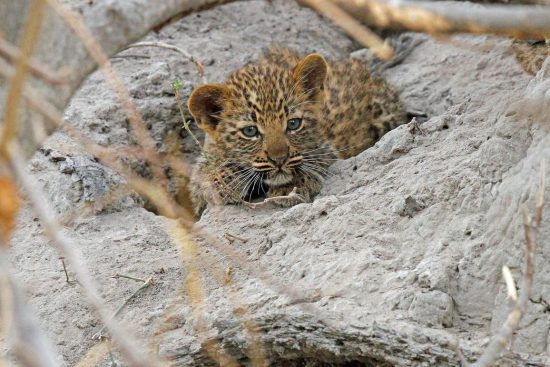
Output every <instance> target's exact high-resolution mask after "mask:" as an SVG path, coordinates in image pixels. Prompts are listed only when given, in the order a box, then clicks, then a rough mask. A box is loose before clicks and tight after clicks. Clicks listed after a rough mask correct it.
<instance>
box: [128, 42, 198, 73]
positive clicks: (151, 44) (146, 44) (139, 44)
mask: <svg viewBox="0 0 550 367" xmlns="http://www.w3.org/2000/svg"><path fill="white" fill-rule="evenodd" d="M133 47H160V48H165V49H167V50H172V51H176V52H179V53H180V54H182V55H183V57H185V58H186V59H188V60H189V61H191V62H192V63H194V64H195V67H196V68H197V72H198V73H199V75H200V76H201V78H202V82H203V83H206V82H207V81H206V77H205V70H204V66H203V65H202V63H201V62H200V61H199V60H198V59H197V58H196V57H195V56H193V55H192V54H190V53H189V52H187V51H185V50H184V49H182V48H180V47H177V46H174V45H170V44H168V43H164V42H137V43H133V44H131V45H130V46H128V47H126V48H127V49H128V48H133Z"/></svg>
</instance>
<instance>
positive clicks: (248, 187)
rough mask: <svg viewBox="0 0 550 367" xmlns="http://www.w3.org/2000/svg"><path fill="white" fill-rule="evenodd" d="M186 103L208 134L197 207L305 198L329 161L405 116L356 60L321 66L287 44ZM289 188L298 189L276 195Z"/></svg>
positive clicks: (356, 149) (195, 189) (196, 186)
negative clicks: (215, 203)
mask: <svg viewBox="0 0 550 367" xmlns="http://www.w3.org/2000/svg"><path fill="white" fill-rule="evenodd" d="M188 106H189V110H190V112H191V114H192V115H193V117H194V118H195V120H196V122H197V124H198V126H199V127H200V128H201V129H203V130H204V131H205V132H206V135H207V139H206V142H205V146H204V149H203V153H204V154H203V156H202V157H201V159H200V161H199V162H198V164H197V169H196V174H195V177H194V179H193V180H192V185H191V196H192V199H193V202H194V205H195V210H196V213H197V214H199V213H200V212H201V211H202V210H203V209H204V208H205V206H206V203H207V202H210V201H212V202H217V203H221V204H228V203H235V204H237V203H242V202H243V201H251V200H252V199H254V198H255V197H258V196H259V197H267V198H273V197H277V204H279V205H281V206H291V205H295V204H297V203H298V202H301V201H311V200H312V199H313V197H314V196H315V195H316V194H317V193H318V192H319V191H320V189H321V186H322V181H323V178H324V177H325V176H326V175H327V174H328V167H329V165H330V164H331V163H332V162H333V161H334V160H335V159H337V158H348V157H351V156H353V155H356V154H358V153H360V152H361V151H363V150H364V149H366V148H368V147H369V146H371V145H373V144H374V143H375V142H376V141H377V140H378V139H379V138H380V137H381V136H382V135H383V134H384V133H386V132H387V131H389V130H390V129H392V128H394V127H396V126H397V125H399V124H401V123H403V122H404V121H405V115H404V113H403V109H402V105H401V102H400V101H399V98H398V95H397V93H396V92H395V91H394V90H393V89H392V88H391V87H390V86H389V85H388V84H387V83H386V82H385V81H384V80H382V79H380V78H375V77H373V76H371V75H370V73H369V71H368V69H367V67H366V66H365V65H363V64H362V63H361V62H359V61H349V62H346V63H334V64H331V65H330V66H329V65H328V64H327V63H326V61H325V59H324V58H323V57H322V56H320V55H317V54H312V55H308V56H307V57H305V58H301V57H300V56H298V55H297V54H295V53H293V52H291V51H289V50H286V49H272V50H270V52H268V53H267V54H266V55H264V56H263V57H262V58H261V59H260V60H258V62H256V63H254V64H251V65H247V66H245V67H243V68H242V69H240V70H238V71H237V72H235V73H234V74H232V75H231V76H230V77H229V78H228V79H227V80H226V81H225V83H223V84H207V85H203V86H199V87H198V88H196V89H195V90H194V91H193V93H192V94H191V96H190V98H189V101H188ZM291 120H293V121H291ZM297 120H299V128H297V129H294V127H295V126H296V125H297V124H298V123H297ZM289 121H290V122H289ZM291 128H292V129H291ZM255 129H256V130H257V131H258V134H257V135H255V136H248V135H250V134H251V133H253V132H254V131H255ZM247 134H248V135H247ZM293 188H296V189H297V190H296V193H297V195H294V196H291V197H284V196H286V195H288V194H289V193H290V192H291V191H292V190H293ZM281 197H283V198H281Z"/></svg>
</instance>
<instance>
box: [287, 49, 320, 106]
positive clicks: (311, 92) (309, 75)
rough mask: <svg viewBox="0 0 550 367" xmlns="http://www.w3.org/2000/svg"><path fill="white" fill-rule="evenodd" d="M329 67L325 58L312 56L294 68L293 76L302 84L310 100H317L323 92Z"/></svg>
mask: <svg viewBox="0 0 550 367" xmlns="http://www.w3.org/2000/svg"><path fill="white" fill-rule="evenodd" d="M327 72H328V65H327V62H326V61H325V59H324V57H323V56H321V55H319V54H310V55H307V56H306V57H304V58H303V59H302V60H300V62H299V63H298V65H296V67H295V68H294V72H293V76H294V79H295V80H296V82H297V83H300V84H301V85H302V87H303V89H304V91H305V92H306V93H307V94H308V96H309V98H311V99H315V98H317V97H318V96H319V94H320V92H321V91H322V90H323V84H324V83H325V79H326V77H327Z"/></svg>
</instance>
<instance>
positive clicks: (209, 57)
mask: <svg viewBox="0 0 550 367" xmlns="http://www.w3.org/2000/svg"><path fill="white" fill-rule="evenodd" d="M146 40H161V41H164V42H168V43H171V44H174V45H177V46H179V47H182V48H184V49H186V50H187V51H189V52H191V53H193V54H194V55H195V56H196V57H197V58H198V59H200V60H203V62H204V64H205V66H206V70H207V74H206V77H207V78H208V80H209V81H212V82H216V81H221V80H223V78H224V76H226V75H227V74H228V72H230V71H231V70H234V69H236V68H238V67H239V66H241V65H243V64H244V63H246V62H248V61H250V60H253V59H254V58H255V57H256V56H257V55H258V54H259V53H260V52H261V51H262V49H263V48H265V47H268V46H269V45H271V44H274V43H278V44H283V45H286V46H288V47H292V48H295V49H298V50H299V51H301V52H303V53H308V52H314V51H315V52H320V53H322V54H324V55H326V56H327V57H330V58H345V57H350V55H351V56H352V57H357V58H363V59H368V58H369V57H368V55H367V52H366V51H365V50H360V47H359V46H358V45H357V44H355V43H354V42H352V41H351V40H349V39H348V38H347V37H346V36H344V35H343V34H342V33H341V32H340V31H339V30H337V29H336V28H335V27H333V26H331V25H330V24H328V23H327V22H326V21H324V20H323V19H321V18H320V17H318V16H317V15H315V14H314V13H312V12H311V11H309V10H308V9H301V8H299V7H298V6H297V5H296V4H295V3H293V2H287V1H283V2H280V1H274V2H271V3H268V2H263V1H250V2H236V3H232V4H228V5H224V6H220V7H217V8H215V9H213V10H209V11H206V12H203V13H201V14H196V15H191V16H188V17H185V18H183V19H181V20H178V21H177V22H175V23H174V24H171V25H168V26H167V27H165V28H163V29H162V30H161V31H160V32H158V33H152V34H150V35H148V36H147V37H146ZM393 42H394V43H396V44H397V45H398V46H399V47H398V50H399V52H400V54H401V55H403V56H404V57H403V61H402V62H401V63H399V64H397V65H394V66H392V67H389V68H386V69H384V71H383V74H384V75H385V76H386V77H387V78H388V79H389V80H390V82H391V83H392V84H394V85H395V87H396V88H397V89H398V90H399V91H400V94H401V97H402V99H403V100H404V102H405V104H406V106H407V109H408V110H409V111H412V112H415V113H417V114H424V115H425V116H426V117H425V118H424V119H423V120H425V122H423V123H422V124H421V131H416V132H414V133H413V132H411V130H410V128H409V126H401V127H399V128H398V129H396V130H394V131H392V132H390V133H389V134H387V135H386V136H384V137H383V138H382V140H381V141H380V142H379V143H377V144H376V146H374V147H373V148H371V149H368V150H367V151H365V152H363V153H362V154H360V155H359V156H357V157H354V158H351V159H348V160H345V161H340V162H337V163H335V164H334V165H333V167H331V172H332V176H331V177H330V178H328V179H327V181H326V183H325V187H324V189H323V192H322V194H321V195H319V197H318V198H317V199H316V200H315V201H314V202H313V203H308V204H301V205H298V206H296V207H293V208H290V209H262V210H255V211H252V210H249V209H244V208H239V207H231V206H230V207H224V208H214V209H209V210H207V211H206V213H205V214H204V216H203V218H202V219H201V220H200V221H199V223H198V226H199V227H200V228H202V231H203V232H204V233H207V235H204V236H202V238H198V239H197V242H198V243H199V244H200V248H199V252H200V255H201V256H200V259H201V261H200V262H199V266H200V269H201V270H202V274H203V277H202V282H203V291H204V293H205V297H206V299H205V305H204V309H203V311H204V312H203V313H202V322H204V324H205V325H207V326H208V328H209V331H208V333H207V337H209V338H213V339H214V340H216V341H217V342H218V344H219V346H221V347H223V348H225V350H226V351H227V352H229V353H230V354H231V355H232V356H233V357H234V358H235V359H237V360H238V361H239V363H241V364H243V365H246V364H249V363H250V358H249V357H250V355H251V353H250V351H251V350H252V351H255V352H256V354H255V355H259V356H260V357H258V358H265V359H268V360H269V361H270V363H271V365H281V366H289V365H296V366H317V365H319V366H320V365H323V364H325V365H355V364H353V363H358V365H367V366H370V365H372V366H385V365H388V366H392V365H395V366H428V365H429V366H435V365H458V364H459V362H458V359H457V358H456V356H455V353H454V351H453V346H452V345H453V343H455V342H456V341H457V340H460V344H461V346H462V348H463V349H464V352H465V354H466V356H467V357H470V358H472V357H474V356H476V355H477V354H478V353H479V352H480V351H481V350H482V348H483V346H484V345H485V344H486V343H487V342H488V340H489V336H490V335H491V333H493V332H494V331H495V330H497V329H498V328H499V326H500V325H501V323H502V322H503V320H504V318H505V317H506V314H507V302H506V299H505V296H506V293H505V292H506V290H505V286H504V284H503V282H502V280H501V275H500V274H501V267H502V265H504V264H506V265H508V266H509V267H510V268H511V269H512V272H513V274H514V275H515V276H516V278H519V276H520V274H521V270H522V268H523V257H522V255H523V247H522V246H523V242H522V240H523V233H522V219H521V215H520V211H519V210H520V208H521V207H522V206H523V205H527V206H529V207H532V206H533V203H534V197H535V193H536V190H537V179H536V177H537V172H538V167H539V164H540V161H541V159H542V158H543V157H546V158H550V154H549V153H550V144H548V143H549V141H550V136H549V134H548V131H547V128H546V126H545V123H546V121H543V120H542V119H541V118H540V117H537V116H540V115H536V114H535V115H533V114H531V115H529V112H533V111H532V110H533V108H532V106H533V105H536V106H539V107H540V104H537V100H536V99H535V100H534V101H535V102H533V100H532V98H534V97H537V96H538V95H537V93H539V92H538V91H539V89H540V88H541V86H544V82H545V75H544V73H543V72H541V73H539V75H538V76H537V77H536V78H532V77H531V76H530V75H528V74H526V73H525V72H523V71H522V69H521V68H520V67H519V65H518V64H517V63H516V61H515V59H514V57H513V54H512V52H511V49H510V41H508V40H504V39H499V38H492V37H466V36H460V37H459V36H457V37H453V38H450V39H447V40H434V39H432V38H429V37H426V36H423V35H418V34H406V35H402V36H400V37H395V38H394V39H393ZM113 62H114V64H115V66H116V68H117V70H118V72H119V73H120V75H121V76H122V77H123V79H124V81H125V83H126V85H127V87H128V89H129V90H130V93H131V95H132V97H133V98H134V100H135V102H136V104H137V106H138V108H139V110H140V111H141V113H142V114H143V116H144V118H145V120H146V122H147V124H148V127H149V130H150V132H151V134H152V136H153V137H154V139H155V140H156V142H157V149H158V150H159V151H160V152H161V153H171V154H175V155H177V156H178V157H181V158H182V159H186V160H189V161H192V160H193V159H194V158H193V157H194V156H195V155H196V153H197V148H196V146H195V145H194V143H193V141H192V140H191V139H190V137H189V136H187V133H186V132H185V130H183V129H182V127H181V119H180V117H179V115H178V109H177V105H176V101H175V98H174V95H173V92H172V89H171V82H172V81H174V80H176V79H178V80H181V81H182V83H183V93H184V95H185V96H187V95H188V94H189V92H190V91H191V90H192V88H193V87H195V86H196V85H198V84H199V83H200V82H201V80H200V78H199V76H198V75H197V74H196V72H195V70H194V66H193V64H192V63H190V62H188V61H186V60H183V59H182V58H181V57H180V56H179V55H177V54H174V53H172V52H170V51H167V50H159V49H130V50H127V51H124V52H122V53H121V54H119V55H117V56H116V57H115V58H113ZM528 97H530V98H531V100H529V99H528ZM543 107H544V106H543ZM65 116H66V119H67V120H68V121H69V122H70V123H71V124H73V125H74V126H75V127H77V128H78V130H79V131H80V132H81V133H82V134H85V135H86V136H89V137H90V138H91V139H92V140H93V141H95V142H96V143H98V144H100V145H104V146H109V147H119V149H123V148H124V147H128V146H130V145H132V144H135V138H134V137H133V136H132V134H131V132H130V129H129V126H128V121H127V119H126V118H125V116H124V113H123V111H122V110H121V109H120V106H119V105H118V104H117V102H116V100H115V98H114V95H113V93H112V92H111V91H110V90H109V88H108V86H107V84H106V83H105V81H104V79H103V77H102V75H101V74H100V73H96V74H94V75H92V76H91V77H90V78H89V79H88V80H87V81H86V83H85V84H84V85H83V86H82V88H81V90H80V91H79V92H78V93H77V95H76V96H75V97H74V98H73V100H72V102H71V104H70V106H69V107H68V109H67V110H66V112H65ZM195 132H196V133H199V132H197V131H195ZM199 135H200V134H199ZM131 164H132V165H133V167H134V168H135V169H136V170H138V171H140V172H142V173H143V174H145V175H147V174H148V168H147V166H146V165H145V164H144V163H143V162H142V161H135V162H132V163H131ZM29 171H30V172H31V173H32V174H33V175H34V176H35V177H36V178H37V179H38V180H39V181H40V183H41V184H42V186H43V188H44V190H45V191H46V193H47V195H48V197H49V199H50V200H51V202H52V203H53V207H54V208H55V210H56V211H57V213H58V214H59V215H60V217H61V218H62V220H63V224H64V229H63V230H64V231H65V232H66V234H67V235H69V236H70V238H72V239H73V241H74V246H75V248H76V249H78V251H79V252H80V253H81V255H82V258H83V259H84V260H85V262H86V264H87V265H88V266H89V267H90V269H91V271H92V273H93V275H94V277H95V278H96V280H97V282H98V284H99V285H100V289H101V293H102V296H103V297H104V298H105V300H106V302H107V304H108V306H109V307H110V308H111V309H112V310H113V312H114V310H115V309H116V308H117V307H118V306H119V305H120V304H122V302H124V300H125V299H126V298H127V297H128V296H129V295H131V294H132V293H133V292H134V291H135V290H136V289H137V288H138V287H139V285H140V284H139V282H135V281H133V280H129V279H125V278H118V279H114V278H112V276H113V275H115V274H117V273H119V274H126V275H131V276H134V277H137V278H141V279H147V278H149V277H154V279H155V283H154V285H152V286H150V287H148V288H147V289H145V290H144V291H142V292H141V293H140V294H139V295H138V296H137V297H135V298H134V299H133V300H132V301H131V302H130V303H129V304H128V305H127V306H126V308H125V310H124V311H123V312H122V314H121V315H120V319H121V320H123V322H124V324H125V325H126V326H127V327H128V329H129V330H131V332H132V333H133V334H134V335H135V336H136V338H137V339H138V340H140V343H141V344H142V345H143V346H148V347H149V348H151V350H154V351H157V352H158V354H159V355H160V356H161V357H163V358H169V360H170V363H173V364H174V365H181V366H188V365H196V366H203V365H207V364H209V363H212V361H211V359H209V358H208V356H207V355H206V353H205V351H204V348H203V344H202V343H201V341H202V340H201V338H199V337H197V333H196V327H197V324H198V320H197V316H196V314H193V312H192V311H191V308H190V303H189V297H188V295H187V291H186V288H185V282H184V281H185V275H186V274H187V272H188V268H189V267H188V264H189V263H188V262H187V261H186V259H187V258H188V257H186V256H185V255H186V252H185V251H180V249H181V246H180V245H181V241H178V240H176V239H174V237H172V236H171V235H170V228H171V221H170V220H168V219H166V218H163V217H162V216H157V215H155V214H154V213H152V212H150V211H147V210H146V209H144V205H145V206H147V205H146V204H147V203H145V202H144V200H143V199H142V198H140V197H139V196H138V195H137V194H135V193H133V192H131V191H130V190H128V189H127V188H126V187H125V185H124V183H125V182H124V179H123V178H122V177H120V175H119V174H118V173H116V172H114V171H112V170H110V169H108V168H106V167H105V166H104V165H102V164H101V163H99V162H98V161H97V160H96V159H95V157H93V156H92V155H91V154H90V153H88V152H86V151H85V150H83V148H82V147H81V145H79V144H78V143H76V142H75V141H74V140H73V139H71V138H69V137H68V136H66V135H65V134H63V133H56V134H54V135H53V136H52V137H51V138H49V139H48V141H47V142H46V143H45V145H44V147H43V149H41V150H40V151H38V152H37V153H36V154H35V156H34V157H33V158H32V160H31V161H30V162H29ZM169 173H170V172H169ZM172 174H173V173H172ZM549 229H550V226H549V222H548V220H544V221H543V225H542V227H541V228H540V231H539V238H541V239H543V238H546V237H547V235H548V234H550V233H549V232H550V230H549ZM227 234H230V235H235V236H238V237H239V238H240V239H232V238H229V239H228V237H227ZM243 240H244V241H243ZM12 244H13V246H12V250H11V253H12V259H13V267H14V269H15V270H16V273H17V276H18V278H19V280H20V283H21V284H22V285H23V286H24V288H25V290H26V292H27V297H28V300H29V303H30V306H31V307H32V309H33V310H34V311H35V313H36V315H37V318H38V319H39V322H40V325H41V326H42V328H43V330H44V331H45V332H46V334H47V335H48V336H49V337H50V339H51V340H52V343H53V344H54V346H55V348H56V350H57V352H58V355H59V362H60V363H61V364H62V365H65V366H72V365H75V364H76V363H77V361H79V360H80V359H81V358H83V357H84V356H85V355H86V353H87V351H89V350H90V348H92V347H93V346H94V345H96V344H97V342H96V341H95V340H93V339H92V336H93V335H94V334H95V333H96V332H97V331H98V330H99V329H100V328H101V325H100V323H99V322H98V320H97V319H96V317H95V316H94V314H93V313H92V312H91V310H90V308H89V306H88V305H87V303H86V301H85V299H84V298H83V296H82V292H81V290H80V287H79V285H78V284H76V283H74V282H73V283H67V282H66V281H65V275H64V272H63V268H62V264H61V260H60V259H59V255H58V254H57V253H56V252H55V251H54V250H53V249H52V248H51V247H50V246H49V244H48V241H47V239H45V238H44V236H43V235H42V234H41V227H40V224H39V223H38V221H37V220H36V219H35V217H34V215H33V214H32V213H31V212H30V211H29V210H28V209H25V210H24V211H23V212H22V213H21V216H20V219H19V224H18V230H17V233H16V235H15V237H14V239H13V241H12ZM549 246H550V245H549V244H548V243H545V242H544V241H540V243H539V248H538V249H537V252H536V269H537V270H536V275H535V284H534V289H533V293H532V296H531V301H532V302H531V304H530V306H529V309H528V310H527V314H526V315H525V318H524V320H523V321H522V326H521V328H520V330H519V331H518V332H517V333H516V336H515V338H514V340H513V343H512V345H511V347H510V350H509V351H507V354H506V358H505V359H504V360H503V362H502V365H517V363H520V364H524V365H527V363H531V364H529V365H532V366H542V365H545V364H549V363H550V361H549V360H548V359H547V356H548V346H549V340H548V335H549V331H550V318H549V313H548V310H549V306H548V305H549V302H550V299H549V298H548V291H549V289H548V284H550V275H549V274H550V271H549V270H550V268H549V267H550V265H549V264H550V263H549V262H548V261H547V258H548V256H550V255H549V254H550V247H549ZM182 255H184V256H182ZM228 269H229V270H228ZM68 271H69V275H70V276H72V274H73V273H72V271H71V268H70V266H69V268H68ZM229 273H230V274H229ZM220 278H221V279H220ZM243 321H246V322H243ZM247 325H248V326H247ZM250 325H253V326H254V328H255V330H259V331H257V332H252V333H250V332H249V331H246V330H247V327H250ZM258 340H260V341H261V343H257V341H258ZM114 358H115V359H117V360H118V359H119V358H120V357H119V355H118V353H116V352H114ZM518 361H520V362H518ZM346 363H348V364H346ZM96 364H97V365H110V362H108V359H107V357H105V358H101V359H98V361H97V362H96Z"/></svg>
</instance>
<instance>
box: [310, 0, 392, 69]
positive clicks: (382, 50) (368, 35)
mask: <svg viewBox="0 0 550 367" xmlns="http://www.w3.org/2000/svg"><path fill="white" fill-rule="evenodd" d="M300 2H301V3H303V4H305V5H308V6H310V7H312V8H313V9H315V10H316V11H318V12H319V13H321V14H322V15H324V16H325V17H327V18H329V19H330V20H332V21H333V22H334V23H336V24H337V25H338V26H340V27H341V28H342V29H343V30H344V31H345V32H346V33H347V34H349V35H350V36H351V37H353V38H355V39H356V40H357V41H359V42H360V43H361V44H362V45H363V46H365V47H367V48H369V49H370V50H371V51H372V52H374V53H375V54H376V55H377V56H378V57H379V58H381V59H382V60H390V59H392V58H393V57H394V52H393V49H392V48H391V46H390V45H389V44H387V43H385V42H384V41H382V40H381V39H380V37H378V36H377V35H376V34H375V33H374V32H372V31H371V30H370V29H368V28H367V27H366V26H365V25H363V24H361V23H360V22H358V21H357V20H356V19H355V18H353V17H352V16H350V15H349V14H348V13H346V12H345V11H344V10H342V9H341V8H340V7H339V6H338V5H336V4H334V3H333V2H332V1H331V0H300Z"/></svg>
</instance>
